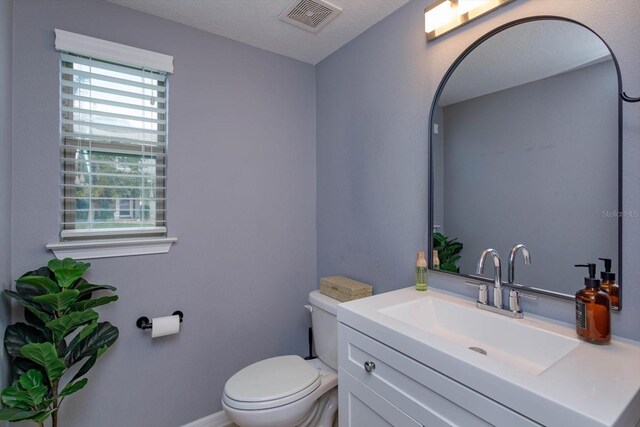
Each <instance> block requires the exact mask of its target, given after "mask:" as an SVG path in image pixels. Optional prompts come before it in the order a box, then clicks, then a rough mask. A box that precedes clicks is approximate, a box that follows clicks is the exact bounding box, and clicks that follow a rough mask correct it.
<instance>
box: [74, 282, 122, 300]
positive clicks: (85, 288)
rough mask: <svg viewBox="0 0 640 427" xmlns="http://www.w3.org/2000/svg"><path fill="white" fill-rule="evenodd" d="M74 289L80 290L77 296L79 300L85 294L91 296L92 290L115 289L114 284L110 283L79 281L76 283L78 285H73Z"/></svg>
mask: <svg viewBox="0 0 640 427" xmlns="http://www.w3.org/2000/svg"><path fill="white" fill-rule="evenodd" d="M74 289H76V290H77V291H79V292H80V296H79V298H78V299H79V300H82V299H83V298H86V297H87V295H89V296H91V293H92V292H95V291H102V290H105V291H116V290H117V289H116V287H115V286H111V285H92V284H91V283H87V282H84V283H80V284H78V286H75V287H74Z"/></svg>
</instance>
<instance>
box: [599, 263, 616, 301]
mask: <svg viewBox="0 0 640 427" xmlns="http://www.w3.org/2000/svg"><path fill="white" fill-rule="evenodd" d="M598 259H600V260H602V261H604V271H602V272H600V289H602V290H603V291H604V292H605V293H606V294H607V295H609V298H610V299H611V308H612V309H615V310H619V309H620V285H618V284H617V283H616V273H612V272H611V260H610V259H609V258H598Z"/></svg>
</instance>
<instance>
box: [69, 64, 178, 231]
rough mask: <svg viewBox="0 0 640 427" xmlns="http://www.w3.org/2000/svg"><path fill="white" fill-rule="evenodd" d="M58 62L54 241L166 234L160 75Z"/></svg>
mask: <svg viewBox="0 0 640 427" xmlns="http://www.w3.org/2000/svg"><path fill="white" fill-rule="evenodd" d="M60 59H61V64H60V65H61V68H60V70H61V74H60V99H61V140H62V144H61V165H62V174H61V180H62V182H61V186H62V190H61V192H60V194H61V198H62V200H61V218H62V221H61V223H62V227H61V234H60V236H61V238H62V240H63V241H69V240H77V239H83V240H87V239H92V240H93V239H103V238H120V237H129V238H130V237H149V236H166V233H167V228H166V206H167V204H166V200H167V199H166V167H167V92H168V87H167V73H165V72H160V71H154V70H149V69H145V68H141V67H133V66H128V65H124V64H122V63H117V62H112V61H105V60H101V59H97V58H94V57H91V56H86V55H76V54H72V53H68V52H62V53H61V54H60Z"/></svg>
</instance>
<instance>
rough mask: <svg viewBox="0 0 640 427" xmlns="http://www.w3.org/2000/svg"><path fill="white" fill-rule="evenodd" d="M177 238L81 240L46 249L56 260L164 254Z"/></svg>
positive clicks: (48, 246) (57, 244)
mask: <svg viewBox="0 0 640 427" xmlns="http://www.w3.org/2000/svg"><path fill="white" fill-rule="evenodd" d="M177 241H178V238H177V237H147V238H139V239H108V240H107V239H105V240H89V241H87V240H81V241H75V242H61V243H49V244H47V249H49V250H50V251H52V252H53V254H54V255H55V256H56V258H58V259H63V258H73V259H91V258H111V257H119V256H131V255H150V254H165V253H167V252H169V249H170V248H171V245H172V244H173V243H175V242H177Z"/></svg>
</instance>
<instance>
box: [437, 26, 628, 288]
mask: <svg viewBox="0 0 640 427" xmlns="http://www.w3.org/2000/svg"><path fill="white" fill-rule="evenodd" d="M594 37H595V36H594ZM617 85H618V81H617V74H616V71H615V66H614V64H613V62H612V61H607V62H603V63H599V64H596V65H591V66H589V67H585V68H581V69H578V70H574V71H571V72H568V73H563V74H561V75H558V76H554V77H549V78H546V79H542V80H538V81H536V82H532V83H528V84H524V85H521V86H517V87H514V88H510V89H506V90H502V91H499V92H495V93H492V94H489V95H485V96H480V97H477V98H474V99H470V100H467V101H463V102H459V103H456V104H452V105H448V106H446V107H445V108H444V115H445V126H444V140H445V143H444V144H443V146H444V203H443V205H444V211H445V218H446V224H447V228H446V232H447V234H448V235H450V236H452V237H457V238H458V239H459V241H461V242H463V243H464V249H463V251H462V259H460V262H459V266H460V271H461V272H462V273H464V274H475V272H476V263H477V262H478V256H479V255H480V253H481V252H482V250H483V249H484V248H486V247H492V248H495V249H496V250H497V251H498V253H500V254H501V256H502V258H503V261H506V257H507V255H508V254H509V251H510V250H511V247H512V246H513V245H514V244H515V243H524V244H526V245H527V247H528V248H529V250H530V251H531V254H532V258H533V264H532V265H531V267H524V266H522V259H521V258H519V259H518V260H517V268H516V273H517V274H516V280H517V282H518V283H521V284H526V285H529V286H534V287H538V288H544V289H550V290H554V291H558V292H563V293H566V294H571V295H573V294H574V293H575V292H576V291H577V290H578V289H580V288H581V287H582V286H583V280H582V278H583V277H585V276H586V275H587V272H586V270H583V269H577V268H575V267H574V264H582V263H586V262H596V263H597V264H598V270H600V268H601V267H602V262H601V261H598V258H601V257H609V258H612V259H613V261H614V263H613V271H614V272H615V271H618V266H617V259H618V245H617V243H618V219H617V218H616V217H612V216H609V217H608V216H606V215H604V216H603V214H602V211H604V210H606V211H615V210H617V205H618V193H617V191H615V189H616V188H617V186H618V168H617V165H618V150H617V139H618V109H617V105H618V100H617ZM434 142H435V141H434ZM440 145H442V144H440ZM612 189H613V191H612ZM436 200H437V195H436ZM436 204H439V203H436ZM441 207H442V206H441ZM504 273H505V274H506V270H505V271H504ZM485 275H486V276H489V277H492V275H493V269H492V268H489V269H488V270H487V271H485ZM598 277H599V276H598ZM504 280H507V279H506V276H505V278H504Z"/></svg>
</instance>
